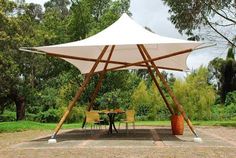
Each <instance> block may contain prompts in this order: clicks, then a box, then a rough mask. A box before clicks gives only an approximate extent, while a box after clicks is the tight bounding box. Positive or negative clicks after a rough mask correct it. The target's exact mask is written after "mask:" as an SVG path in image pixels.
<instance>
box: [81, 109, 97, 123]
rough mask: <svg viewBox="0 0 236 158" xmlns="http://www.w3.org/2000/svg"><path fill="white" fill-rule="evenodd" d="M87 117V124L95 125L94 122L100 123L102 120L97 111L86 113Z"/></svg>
mask: <svg viewBox="0 0 236 158" xmlns="http://www.w3.org/2000/svg"><path fill="white" fill-rule="evenodd" d="M85 115H86V122H87V123H94V122H98V121H99V120H100V118H99V113H98V112H96V111H86V112H85Z"/></svg>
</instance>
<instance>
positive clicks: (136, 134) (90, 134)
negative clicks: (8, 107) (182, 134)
mask: <svg viewBox="0 0 236 158" xmlns="http://www.w3.org/2000/svg"><path fill="white" fill-rule="evenodd" d="M153 131H154V132H153ZM107 132H108V129H101V130H94V129H93V130H88V129H87V130H81V129H75V130H71V131H67V132H63V133H60V134H58V135H57V138H56V139H57V141H58V142H63V141H71V140H73V141H76V140H139V141H142V140H144V141H146V140H150V141H152V140H154V141H179V142H181V141H184V140H181V139H179V138H178V137H176V136H175V135H172V132H171V129H168V128H161V129H159V128H155V129H135V130H133V129H129V130H128V133H127V131H126V130H125V129H119V130H118V132H119V133H112V134H108V133H107ZM48 139H50V137H43V138H39V139H35V140H32V141H33V142H35V141H36V142H37V141H47V140H48Z"/></svg>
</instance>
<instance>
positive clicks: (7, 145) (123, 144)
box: [0, 127, 236, 158]
mask: <svg viewBox="0 0 236 158" xmlns="http://www.w3.org/2000/svg"><path fill="white" fill-rule="evenodd" d="M148 131H149V133H147V134H149V135H148V136H146V137H144V136H145V135H144V136H143V134H144V133H142V132H147V130H146V131H145V130H143V131H142V130H140V131H139V130H137V133H136V137H135V138H134V139H128V140H127V139H124V138H126V137H125V135H121V136H119V137H112V139H109V137H107V136H106V135H105V136H104V134H101V135H97V136H96V137H95V136H94V135H91V137H92V139H90V137H88V138H87V137H86V138H83V139H81V138H78V135H76V132H77V131H75V132H73V131H70V132H68V133H65V135H64V136H65V137H63V139H64V140H63V141H61V142H59V143H58V144H57V146H56V145H55V148H54V147H53V146H47V145H48V144H46V139H43V140H40V141H36V142H34V141H33V142H31V144H32V146H33V145H35V143H36V145H37V143H38V144H40V143H41V144H40V145H41V146H42V143H44V145H43V147H41V146H40V147H39V148H30V146H27V147H24V146H23V147H20V145H19V144H24V143H27V142H29V141H30V140H33V139H36V138H39V137H43V136H48V135H50V134H51V133H52V131H25V132H17V133H1V134H0V148H1V149H0V158H18V157H19V158H28V157H33V158H37V157H40V158H55V157H57V158H58V157H59V158H60V157H66V158H67V157H69V158H70V157H71V158H73V157H76V158H77V157H91V158H100V157H101V158H103V157H104V158H105V157H115V158H116V157H126V158H129V157H131V158H132V157H134V158H139V157H153V158H154V157H155V158H159V157H160V158H165V157H167V158H172V157H173V158H213V157H214V158H228V157H232V158H234V157H236V144H235V142H236V128H225V127H197V131H198V132H199V133H200V135H201V136H202V137H203V138H204V142H203V143H202V144H194V143H193V142H189V141H188V140H189V139H191V138H192V135H191V133H190V132H189V130H187V131H186V132H185V134H184V136H180V137H177V138H176V139H173V140H169V139H170V137H169V133H167V134H166V136H165V137H163V135H162V133H161V132H160V131H161V128H157V129H156V130H155V128H150V129H149V130H148ZM138 132H140V133H138ZM162 132H164V130H162ZM69 135H70V136H73V137H75V138H77V140H73V139H71V140H67V138H70V137H69ZM143 138H147V139H143ZM179 139H184V140H185V141H179ZM84 144H86V145H84ZM16 145H19V147H15V146H16ZM73 145H74V146H73ZM70 146H71V147H70ZM47 147H48V148H47Z"/></svg>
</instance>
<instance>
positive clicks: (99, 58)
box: [51, 46, 109, 139]
mask: <svg viewBox="0 0 236 158" xmlns="http://www.w3.org/2000/svg"><path fill="white" fill-rule="evenodd" d="M108 47H109V46H105V47H104V48H103V50H102V52H101V54H100V55H99V57H98V59H97V61H96V62H95V63H94V65H93V67H92V69H91V70H90V72H89V73H88V74H87V75H86V78H85V80H84V82H83V84H82V85H81V87H80V88H79V89H78V91H77V93H76V95H75V97H74V98H73V100H72V101H71V102H70V103H69V105H68V107H67V110H66V111H65V113H64V115H63V116H62V118H61V120H60V122H59V123H58V124H57V127H56V128H55V131H54V133H53V135H52V136H51V138H52V139H54V138H55V136H56V135H57V133H58V131H59V130H60V129H61V126H62V125H63V123H64V121H65V119H66V118H67V117H68V115H69V114H70V112H71V110H72V108H73V107H74V105H75V103H76V102H77V100H78V99H79V98H80V96H81V94H82V92H83V91H84V89H85V87H86V86H87V84H88V83H89V81H90V79H91V76H92V75H93V73H94V71H95V69H96V68H97V66H98V64H99V62H100V60H101V59H102V57H103V55H104V54H105V52H106V50H107V49H108Z"/></svg>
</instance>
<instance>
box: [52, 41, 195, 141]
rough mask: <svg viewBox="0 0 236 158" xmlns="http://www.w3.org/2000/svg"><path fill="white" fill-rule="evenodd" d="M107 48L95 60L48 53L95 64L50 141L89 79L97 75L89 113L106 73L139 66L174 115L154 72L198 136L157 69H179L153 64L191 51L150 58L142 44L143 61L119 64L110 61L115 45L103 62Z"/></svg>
mask: <svg viewBox="0 0 236 158" xmlns="http://www.w3.org/2000/svg"><path fill="white" fill-rule="evenodd" d="M108 48H109V46H108V45H106V46H105V47H104V48H103V50H102V51H101V53H100V55H99V56H98V58H97V59H88V58H80V57H72V56H67V55H60V54H50V53H49V55H51V56H57V57H62V58H69V59H77V60H85V61H93V62H95V63H94V65H93V67H92V68H91V70H90V72H89V73H88V74H87V75H86V77H85V80H84V82H83V83H82V85H81V87H80V88H79V89H78V91H77V93H76V95H75V97H74V98H73V100H72V101H71V102H70V103H69V105H68V107H67V110H66V111H65V113H64V115H63V116H62V118H61V120H60V122H59V123H58V124H57V126H56V128H55V130H54V133H53V135H52V136H51V138H52V139H55V137H56V135H57V133H58V131H59V130H60V129H61V127H62V125H63V123H64V121H65V120H66V118H67V117H68V115H69V113H70V112H71V110H72V108H73V107H74V105H75V104H76V102H77V100H78V99H79V98H80V96H81V94H82V92H83V91H84V90H85V88H86V86H87V85H88V83H89V81H90V80H91V77H92V76H93V75H94V74H96V73H99V80H98V83H97V85H96V87H95V90H94V92H93V94H92V95H91V99H90V104H89V106H88V108H87V110H88V111H90V110H91V109H92V106H93V103H94V100H95V98H96V96H97V94H98V91H99V89H100V88H101V85H102V80H103V79H104V76H105V74H106V72H108V71H112V70H119V69H122V68H126V67H130V66H140V67H145V68H147V69H148V72H149V74H150V76H151V77H152V80H153V81H154V83H155V85H156V87H157V89H158V91H159V92H160V94H161V96H162V98H163V100H164V102H165V104H166V106H167V108H168V109H169V111H170V113H171V114H174V110H173V107H172V106H171V105H170V104H169V102H168V100H167V99H166V97H165V95H164V93H163V91H162V89H161V88H160V85H159V83H158V82H157V79H156V77H155V75H154V73H153V71H152V69H153V70H154V72H155V73H156V75H157V76H158V77H159V78H160V81H161V82H162V84H163V85H164V87H165V88H166V89H167V92H168V94H169V95H170V97H171V98H172V100H173V102H174V106H175V107H176V108H177V109H178V111H179V112H180V113H181V115H182V116H183V117H184V120H185V121H186V123H187V124H188V126H189V128H190V130H191V131H192V133H193V134H194V135H195V136H196V137H198V135H197V133H196V131H195V130H194V127H193V125H192V123H191V121H190V120H189V118H188V117H187V115H186V113H185V111H184V109H183V107H182V105H181V104H180V103H179V101H178V100H177V98H176V96H175V95H174V93H173V91H172V90H171V88H170V87H169V85H168V84H167V82H166V80H165V79H164V77H163V76H162V75H161V73H160V71H159V68H164V69H170V70H179V69H175V68H168V67H157V65H156V64H155V62H154V61H157V60H161V59H165V58H168V57H173V56H177V55H181V54H185V53H188V52H191V51H192V49H186V50H183V51H178V52H174V53H171V54H168V55H164V56H161V57H156V58H151V56H150V54H149V53H148V51H147V49H146V48H145V46H144V45H143V44H138V45H137V49H138V50H139V52H140V55H141V56H142V58H143V61H139V62H135V63H127V62H119V61H112V60H111V57H112V54H113V52H114V49H115V45H112V46H111V49H110V54H109V55H108V57H107V60H103V59H102V58H103V56H104V54H105V53H106V51H107V50H108ZM104 62H105V66H104V68H103V70H102V71H96V68H97V66H98V64H99V63H104ZM109 63H112V64H118V65H120V66H117V67H113V68H108V64H109ZM95 71H96V72H95ZM179 71H181V70H179ZM84 122H85V121H84ZM83 126H84V124H83Z"/></svg>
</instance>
